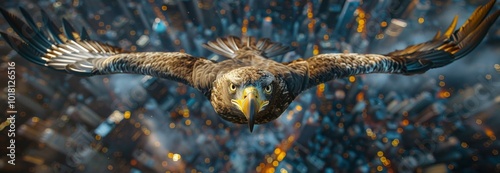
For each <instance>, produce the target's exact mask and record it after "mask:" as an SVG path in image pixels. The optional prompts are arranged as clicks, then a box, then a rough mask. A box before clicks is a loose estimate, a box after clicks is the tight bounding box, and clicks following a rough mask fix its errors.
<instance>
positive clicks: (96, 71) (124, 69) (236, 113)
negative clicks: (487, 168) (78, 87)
mask: <svg viewBox="0 0 500 173" xmlns="http://www.w3.org/2000/svg"><path fill="white" fill-rule="evenodd" d="M494 4H495V1H494V0H492V1H490V2H489V3H488V4H486V5H485V6H481V7H478V8H477V9H476V11H474V13H473V14H472V15H471V17H470V18H469V20H468V21H467V22H466V23H465V24H464V25H463V26H462V27H460V28H459V29H458V30H455V27H456V24H457V18H455V19H454V21H453V22H452V24H451V25H450V27H449V28H448V29H447V30H446V31H445V32H443V34H441V32H438V33H437V34H436V36H435V37H434V38H433V39H432V40H430V41H428V42H425V43H421V44H416V45H412V46H409V47H407V48H406V49H403V50H397V51H394V52H391V53H388V54H385V55H379V54H355V53H349V54H345V53H337V54H319V55H316V56H313V57H310V58H307V59H299V60H295V61H292V62H288V63H279V62H276V61H273V60H272V59H270V57H273V56H277V55H282V54H284V53H286V52H288V51H289V48H288V47H287V46H283V45H281V44H279V43H274V42H271V41H270V40H269V39H260V40H255V39H253V38H250V37H243V38H242V39H240V38H238V37H233V36H230V37H225V38H218V39H216V40H215V41H210V42H208V43H207V44H204V46H205V48H207V49H209V50H211V51H213V52H214V53H217V54H219V55H222V56H224V57H226V58H227V59H226V60H224V61H220V62H215V61H211V60H207V59H205V58H200V57H193V56H191V55H189V54H187V53H181V52H135V53H134V52H127V51H124V50H122V49H120V48H117V47H113V46H110V45H108V44H104V43H100V42H97V41H93V40H91V39H90V38H89V36H88V34H87V32H86V30H85V29H83V30H82V32H81V33H80V34H79V33H78V32H76V31H75V30H74V29H73V27H72V26H71V25H69V23H68V22H67V21H66V20H63V28H64V32H61V31H59V30H58V29H57V27H56V26H55V24H54V23H53V22H52V21H51V20H50V19H49V18H48V17H47V15H46V14H45V13H44V12H42V17H43V19H44V20H43V26H42V27H38V26H37V25H36V24H35V22H34V21H33V19H32V18H31V16H30V15H29V13H28V12H27V11H25V10H24V9H22V8H21V13H22V15H23V16H24V18H25V19H26V23H25V22H23V21H22V20H21V19H19V18H18V17H16V16H15V15H13V14H11V13H9V12H8V11H6V10H4V9H0V12H1V13H2V14H3V16H4V17H5V18H6V20H7V22H9V24H10V25H11V27H12V28H13V30H14V31H15V32H16V33H17V34H18V36H19V37H20V38H19V37H15V36H12V35H9V34H6V33H3V32H0V34H1V36H2V37H3V38H4V39H5V40H6V41H7V42H8V43H9V44H10V45H11V47H12V48H13V49H14V50H16V51H17V52H18V53H19V54H20V55H21V56H22V57H24V58H26V59H27V60H29V61H31V62H33V63H36V64H38V65H42V66H46V67H50V68H53V69H55V70H61V71H66V72H68V73H74V74H79V75H88V76H91V75H106V74H114V73H135V74H144V75H151V76H154V77H161V78H166V79H170V80H174V81H178V82H181V83H184V84H187V85H189V86H192V87H194V88H196V89H198V90H199V91H201V92H202V93H203V94H204V95H205V96H206V97H207V98H208V99H209V100H210V102H211V103H212V106H213V107H214V110H215V111H216V112H217V113H218V114H219V115H220V116H221V117H222V118H223V119H225V120H228V121H231V122H234V123H248V124H249V126H250V130H252V128H253V125H254V123H257V124H262V123H267V122H269V121H272V120H274V119H276V118H277V117H279V116H280V115H281V114H282V113H283V111H285V110H286V108H287V107H288V105H289V104H290V103H291V102H292V101H293V100H294V98H295V97H296V96H297V95H299V94H300V93H301V92H302V91H304V90H307V89H308V88H311V87H314V86H316V85H318V84H320V83H323V82H328V81H330V80H334V79H338V78H343V77H347V76H351V75H359V74H368V73H396V74H406V75H411V74H418V73H423V72H425V71H427V70H429V69H432V68H438V67H442V66H445V65H447V64H449V63H451V62H453V61H455V60H457V59H459V58H461V57H463V56H465V55H466V54H468V53H469V52H470V51H472V50H473V49H474V48H475V47H476V46H477V45H478V44H479V43H480V42H481V40H482V39H483V38H484V36H485V35H486V33H487V31H488V29H489V27H490V26H491V25H492V24H493V23H494V22H495V20H496V19H497V18H498V16H499V15H500V11H495V12H494V13H493V14H491V15H490V16H487V14H488V13H489V11H490V10H491V8H492V7H493V5H494Z"/></svg>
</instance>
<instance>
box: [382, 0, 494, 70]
mask: <svg viewBox="0 0 500 173" xmlns="http://www.w3.org/2000/svg"><path fill="white" fill-rule="evenodd" d="M494 5H495V0H491V1H489V2H488V3H487V4H486V5H484V6H479V7H478V8H476V10H475V11H474V12H473V13H472V15H471V16H470V17H469V19H468V20H467V21H466V22H465V23H464V24H463V25H462V27H460V28H459V29H458V30H455V27H456V24H457V20H458V17H455V19H454V20H453V22H452V23H451V25H450V27H448V29H447V30H446V31H445V32H444V33H443V34H442V35H441V32H440V31H438V32H437V33H436V36H434V38H433V39H432V40H430V41H428V42H425V43H421V44H416V45H412V46H408V47H407V48H405V49H403V50H397V51H394V52H391V53H388V54H387V56H390V57H395V58H396V57H397V58H405V59H407V62H406V71H405V72H406V74H416V73H423V72H425V71H427V70H429V69H431V68H438V67H442V66H445V65H448V64H450V63H452V62H453V61H455V60H457V59H460V58H462V57H464V56H465V55H467V54H468V53H470V52H471V51H472V50H473V49H474V48H476V46H477V45H479V43H481V41H482V40H483V38H484V36H485V35H486V33H487V32H488V29H489V28H490V27H491V25H492V24H493V23H494V22H495V21H496V19H497V18H498V17H499V15H500V11H495V12H493V14H491V15H489V16H487V14H488V13H489V12H490V10H491V8H492V7H493V6H494ZM454 30H455V31H454Z"/></svg>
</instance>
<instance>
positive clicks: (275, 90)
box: [210, 66, 291, 131]
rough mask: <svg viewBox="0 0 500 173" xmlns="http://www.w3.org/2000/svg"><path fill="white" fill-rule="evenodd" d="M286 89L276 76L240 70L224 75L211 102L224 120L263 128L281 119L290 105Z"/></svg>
mask: <svg viewBox="0 0 500 173" xmlns="http://www.w3.org/2000/svg"><path fill="white" fill-rule="evenodd" d="M287 93H288V92H287V90H286V85H285V84H284V81H283V80H282V79H281V78H280V77H279V76H275V75H273V73H271V72H269V71H267V70H263V69H259V68H257V67H253V66H250V67H240V68H236V69H233V70H231V71H229V72H228V73H225V74H221V76H220V77H218V78H217V80H216V81H215V82H214V85H213V89H212V92H211V98H210V102H211V103H212V106H213V107H214V110H215V111H216V112H217V114H219V116H221V117H222V118H223V119H225V120H228V121H231V122H233V123H238V124H246V123H248V125H249V127H250V131H252V130H253V126H254V124H263V123H267V122H269V121H271V120H274V119H276V118H278V117H279V116H280V115H281V113H282V112H283V111H284V110H285V109H286V107H287V106H288V104H289V103H290V102H291V100H290V101H288V102H286V101H285V100H288V99H284V98H283V97H282V96H283V94H287Z"/></svg>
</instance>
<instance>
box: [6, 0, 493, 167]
mask: <svg viewBox="0 0 500 173" xmlns="http://www.w3.org/2000/svg"><path fill="white" fill-rule="evenodd" d="M486 2H487V0H373V1H363V0H262V1H258V0H247V1H237V0H220V1H215V0H193V1H187V0H147V1H141V0H116V1H105V0H102V1H101V0H17V1H2V2H0V4H1V7H3V8H5V9H7V10H9V11H10V12H13V13H15V14H17V15H18V16H21V14H20V12H19V10H18V7H24V8H25V9H27V11H28V12H30V13H31V15H33V16H34V18H35V20H36V21H38V22H37V24H38V25H43V23H42V20H41V9H43V10H44V11H46V12H47V13H48V15H49V16H50V18H51V19H52V20H53V21H58V22H57V23H58V24H59V26H60V23H59V21H60V19H61V18H66V19H68V20H69V21H70V23H72V24H73V25H74V27H75V28H77V29H80V28H82V27H85V28H86V29H87V30H88V31H89V32H90V33H91V34H90V35H91V37H92V38H93V39H95V40H98V41H103V42H107V43H110V44H112V45H116V46H119V47H122V48H126V49H129V50H131V51H181V52H187V53H189V54H192V55H195V56H203V57H207V58H209V59H213V60H219V57H218V56H217V55H214V54H212V53H211V52H209V51H207V50H205V49H203V48H202V47H201V44H202V43H205V42H207V41H209V40H213V39H215V38H217V37H221V36H227V35H236V36H241V35H247V36H255V37H258V38H262V37H267V38H271V39H272V40H274V41H276V42H281V43H285V44H288V45H290V46H292V47H293V48H294V51H293V52H290V53H287V54H286V55H284V56H282V57H278V58H276V60H277V61H282V62H288V61H291V60H294V59H296V58H307V57H310V56H313V55H316V54H319V53H333V52H357V53H388V52H390V51H393V50H395V49H403V48H405V47H406V46H408V45H411V44H416V43H420V42H424V41H427V40H429V39H431V38H432V37H433V35H434V34H435V33H436V32H437V31H438V30H444V29H446V28H447V26H448V25H449V24H450V23H451V21H452V19H453V17H454V16H455V15H457V14H458V15H459V25H461V24H463V23H464V22H465V21H466V19H467V18H468V17H469V15H470V14H471V13H472V12H473V10H474V9H475V8H476V7H477V6H479V5H483V4H485V3H486ZM498 4H499V3H497V4H496V5H495V7H494V10H498V9H499V8H498V7H499V5H498ZM0 30H2V31H6V32H8V33H11V34H13V33H14V32H13V29H12V28H10V27H9V25H8V24H7V23H6V21H5V20H4V19H3V18H0ZM0 55H1V62H0V66H1V68H0V74H2V75H6V76H7V67H8V65H7V63H8V62H12V61H13V62H15V63H16V66H15V70H16V110H17V111H18V114H17V115H18V116H17V117H16V119H15V124H14V125H15V133H16V136H15V141H16V142H15V145H16V146H15V154H16V158H15V159H16V160H15V163H16V164H15V166H13V165H10V164H9V163H8V161H9V160H10V159H11V158H9V157H8V156H7V153H8V152H9V150H8V149H6V148H7V147H8V145H9V144H10V143H9V140H10V137H8V129H10V128H11V126H12V125H11V124H10V123H9V120H7V119H6V118H7V117H5V118H3V119H1V120H0V131H1V134H0V146H1V149H0V153H2V154H1V155H0V172H23V173H24V172H36V173H48V172H89V173H90V172H130V173H147V172H280V173H286V172H299V173H305V172H327V173H334V172H359V173H362V172H500V155H499V151H500V141H499V140H498V139H497V138H496V134H499V133H500V127H499V126H497V125H499V124H500V115H498V114H499V112H500V95H499V94H500V73H499V72H500V59H499V58H498V55H500V22H499V21H497V22H496V23H495V24H494V26H493V27H492V28H491V29H490V31H489V34H488V35H487V36H486V38H485V39H484V41H483V43H481V44H480V45H479V46H478V48H477V49H476V50H475V51H473V52H472V53H470V54H469V55H468V56H467V57H465V58H464V59H462V60H459V61H457V62H454V63H453V64H451V65H449V66H446V67H443V68H440V69H435V70H431V71H429V72H427V73H425V74H423V75H415V76H398V75H387V74H371V75H364V76H356V77H354V76H352V77H349V78H346V79H339V80H335V81H332V82H328V83H324V84H321V85H319V86H318V87H315V88H312V89H310V90H308V91H306V92H304V93H302V94H301V95H300V96H299V97H297V98H296V100H295V101H294V102H293V103H292V104H291V105H290V106H289V108H288V110H286V111H285V112H284V113H283V115H282V116H281V117H280V118H278V119H277V120H275V121H273V122H271V123H268V124H265V125H258V126H256V129H255V130H254V132H253V133H250V132H249V130H248V127H247V125H237V124H233V123H230V122H227V121H224V120H222V119H221V118H219V116H218V115H216V114H215V112H214V111H213V108H212V106H211V105H210V103H209V102H208V101H207V99H206V98H204V97H203V95H202V94H201V93H199V92H198V91H196V90H195V89H193V88H190V87H188V86H185V85H182V84H179V83H176V82H172V81H168V80H164V79H157V78H152V77H150V76H140V75H127V74H119V75H109V76H94V77H88V78H86V77H79V76H74V75H67V74H64V73H61V72H56V71H53V70H50V69H47V68H43V67H40V66H37V65H34V64H32V63H30V62H28V61H26V60H24V59H23V58H20V56H19V55H18V54H17V53H16V52H15V51H14V50H12V49H11V48H10V47H9V46H8V45H7V43H6V42H5V41H4V40H3V39H0ZM7 80H8V79H7V77H3V76H2V77H0V83H2V85H1V86H2V95H0V100H1V102H2V104H0V108H1V110H7V104H3V103H7V100H8V98H7ZM4 87H5V88H4Z"/></svg>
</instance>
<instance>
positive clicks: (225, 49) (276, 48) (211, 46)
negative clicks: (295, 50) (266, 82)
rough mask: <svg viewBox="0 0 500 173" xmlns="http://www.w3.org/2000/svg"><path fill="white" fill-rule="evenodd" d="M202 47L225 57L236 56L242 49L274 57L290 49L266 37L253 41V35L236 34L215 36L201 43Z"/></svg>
mask: <svg viewBox="0 0 500 173" xmlns="http://www.w3.org/2000/svg"><path fill="white" fill-rule="evenodd" d="M203 47H205V48H206V49H208V50H210V51H212V52H214V53H216V54H219V55H222V56H224V57H227V58H234V57H236V55H238V52H239V51H240V50H244V49H250V50H256V51H259V52H260V53H261V55H264V56H266V57H274V56H277V55H281V54H284V53H286V52H289V51H291V48H290V47H288V46H285V45H283V44H281V43H275V42H272V41H271V40H270V39H267V38H262V39H259V40H258V41H257V42H255V38H254V37H243V38H241V39H240V38H239V37H236V36H228V37H225V38H217V39H216V40H215V41H209V42H208V43H206V44H203Z"/></svg>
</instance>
